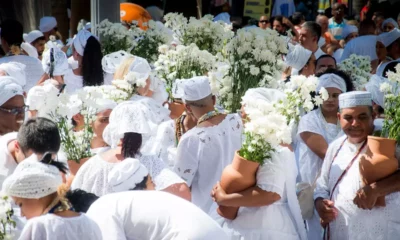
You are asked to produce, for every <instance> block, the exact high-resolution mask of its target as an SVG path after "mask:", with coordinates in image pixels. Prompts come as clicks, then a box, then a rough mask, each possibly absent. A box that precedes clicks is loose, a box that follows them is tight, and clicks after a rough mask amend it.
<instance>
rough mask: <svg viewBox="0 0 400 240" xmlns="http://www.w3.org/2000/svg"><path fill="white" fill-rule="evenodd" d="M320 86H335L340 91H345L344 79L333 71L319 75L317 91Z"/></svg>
mask: <svg viewBox="0 0 400 240" xmlns="http://www.w3.org/2000/svg"><path fill="white" fill-rule="evenodd" d="M321 88H336V89H339V90H340V91H342V93H345V92H347V87H346V82H345V81H344V79H343V78H341V77H339V76H338V75H336V74H333V73H327V74H324V75H322V76H321V77H319V79H318V85H317V92H319V90H321Z"/></svg>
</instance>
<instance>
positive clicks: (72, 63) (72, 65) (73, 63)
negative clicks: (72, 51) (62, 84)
mask: <svg viewBox="0 0 400 240" xmlns="http://www.w3.org/2000/svg"><path fill="white" fill-rule="evenodd" d="M68 64H69V67H70V68H71V69H77V68H78V67H79V62H78V61H76V60H75V59H74V57H73V56H71V57H69V58H68Z"/></svg>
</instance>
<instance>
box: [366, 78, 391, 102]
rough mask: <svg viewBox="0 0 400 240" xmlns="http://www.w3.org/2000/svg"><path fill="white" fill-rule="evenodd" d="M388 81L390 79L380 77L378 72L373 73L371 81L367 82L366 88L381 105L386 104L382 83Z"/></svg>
mask: <svg viewBox="0 0 400 240" xmlns="http://www.w3.org/2000/svg"><path fill="white" fill-rule="evenodd" d="M384 82H388V83H389V81H388V79H386V78H383V77H380V76H378V75H376V74H374V75H372V76H371V78H370V80H369V82H368V83H367V84H365V89H366V90H367V91H368V92H370V93H371V96H372V101H374V102H375V103H376V104H378V105H379V106H381V107H384V106H385V101H384V93H383V92H381V90H380V88H381V84H382V83H384Z"/></svg>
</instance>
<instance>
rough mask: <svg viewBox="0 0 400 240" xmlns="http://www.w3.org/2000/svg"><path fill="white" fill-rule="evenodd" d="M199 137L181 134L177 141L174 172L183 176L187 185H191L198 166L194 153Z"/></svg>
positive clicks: (197, 146)
mask: <svg viewBox="0 0 400 240" xmlns="http://www.w3.org/2000/svg"><path fill="white" fill-rule="evenodd" d="M199 146H200V142H199V138H198V137H197V136H189V137H188V133H186V135H183V137H182V138H181V140H180V141H179V145H178V150H177V156H176V163H175V166H174V172H176V173H177V174H178V175H179V176H180V177H181V178H183V179H184V180H185V181H186V183H187V184H188V186H191V185H192V181H193V178H194V175H195V173H196V172H197V169H198V167H199V159H198V157H197V155H196V154H198V152H199Z"/></svg>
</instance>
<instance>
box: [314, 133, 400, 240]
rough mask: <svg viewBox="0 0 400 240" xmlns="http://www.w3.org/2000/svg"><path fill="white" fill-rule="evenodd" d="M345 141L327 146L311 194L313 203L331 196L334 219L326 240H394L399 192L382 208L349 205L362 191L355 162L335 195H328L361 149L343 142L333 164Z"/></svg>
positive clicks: (397, 222) (338, 141)
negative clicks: (360, 207) (317, 199)
mask: <svg viewBox="0 0 400 240" xmlns="http://www.w3.org/2000/svg"><path fill="white" fill-rule="evenodd" d="M345 138H346V136H343V137H341V138H339V139H337V140H335V141H334V142H333V143H332V144H331V145H330V146H329V148H328V151H327V153H326V157H325V159H324V163H323V165H322V172H321V177H320V178H319V179H318V181H317V188H316V189H315V192H314V199H316V198H318V197H321V198H324V199H329V197H330V195H331V194H332V195H333V196H332V201H333V202H334V206H335V208H336V209H337V210H338V216H337V217H336V219H335V220H334V221H332V222H331V223H330V233H331V234H330V239H331V240H339V239H340V240H342V239H354V240H361V239H371V240H372V239H397V238H398V236H399V231H400V223H399V221H398V216H399V214H400V208H399V205H400V193H399V192H395V193H392V194H389V195H387V196H386V197H385V200H386V207H381V208H373V209H372V210H362V209H359V208H358V207H357V206H356V205H355V204H354V203H353V199H354V197H355V196H356V192H357V191H358V190H359V189H361V188H362V187H363V184H362V181H361V177H360V170H359V158H358V159H357V160H356V161H355V162H354V164H353V165H352V166H351V168H350V169H349V171H348V172H347V174H346V175H345V177H343V179H342V180H341V181H340V182H339V184H338V185H337V187H336V190H335V192H333V193H332V192H331V191H332V188H333V186H334V185H335V184H336V182H337V180H338V178H339V176H340V175H341V174H342V172H343V171H344V170H345V168H346V167H347V166H348V164H349V163H350V161H351V160H352V158H353V157H354V156H355V155H356V152H357V151H358V149H359V148H360V147H361V145H362V143H360V144H351V143H350V142H349V141H347V140H346V141H345V143H344V144H343V147H342V148H341V150H340V151H339V153H338V155H337V157H336V159H334V161H333V157H334V155H335V154H336V152H337V150H338V149H339V147H340V145H341V144H342V142H343V141H344V140H345ZM365 151H366V148H364V149H363V150H362V151H361V154H360V156H361V155H362V154H364V153H365ZM329 170H330V171H329Z"/></svg>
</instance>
